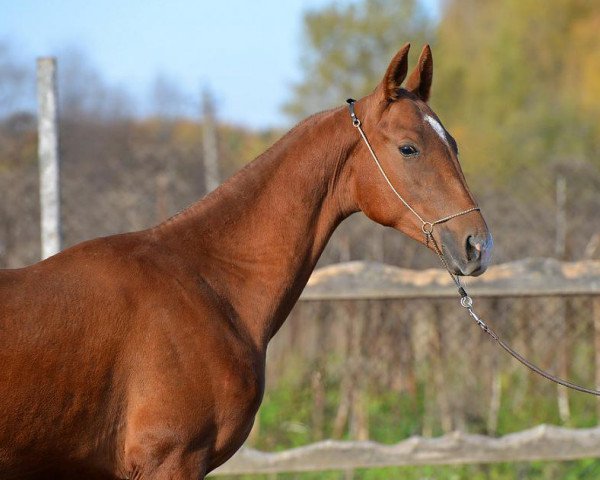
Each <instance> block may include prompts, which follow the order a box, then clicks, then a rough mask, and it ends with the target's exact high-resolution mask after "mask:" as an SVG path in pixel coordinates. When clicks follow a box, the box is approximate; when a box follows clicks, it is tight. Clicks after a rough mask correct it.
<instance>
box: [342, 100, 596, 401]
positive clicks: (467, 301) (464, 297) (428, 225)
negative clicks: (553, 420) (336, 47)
mask: <svg viewBox="0 0 600 480" xmlns="http://www.w3.org/2000/svg"><path fill="white" fill-rule="evenodd" d="M354 102H355V100H353V99H352V98H349V99H348V100H347V103H348V110H349V111H350V116H351V118H352V125H354V127H355V128H356V129H357V130H358V132H359V133H360V136H361V137H362V139H363V140H364V142H365V144H366V145H367V148H368V149H369V152H370V153H371V156H372V157H373V160H374V161H375V164H376V165H377V168H378V169H379V171H380V172H381V175H383V178H384V179H385V181H386V183H387V184H388V185H389V187H390V188H391V189H392V191H393V192H394V193H395V194H396V196H397V197H398V198H399V199H400V201H401V202H402V203H403V204H404V205H405V206H406V208H408V210H410V211H411V212H412V213H413V214H414V215H415V217H417V218H418V219H419V221H420V222H421V230H422V231H423V234H424V235H425V244H426V245H429V242H431V244H432V245H433V249H434V250H435V253H436V254H437V256H438V257H439V259H440V262H441V263H442V265H443V266H444V269H445V270H446V271H447V272H448V274H449V275H450V278H452V281H453V282H454V284H455V285H456V288H457V289H458V293H459V295H460V304H461V306H462V307H464V308H465V309H466V310H467V312H468V313H469V316H470V317H471V318H472V319H473V320H474V321H475V323H476V324H477V325H478V326H479V328H481V329H482V330H483V331H484V332H485V333H487V334H488V335H489V336H490V337H491V338H492V339H493V340H494V341H495V342H496V343H498V345H500V346H501V347H502V348H503V349H504V350H506V351H507V352H508V353H509V354H510V355H511V356H512V357H514V358H515V359H516V360H518V361H519V362H521V363H522V364H523V365H525V366H526V367H527V368H529V369H530V370H532V371H534V372H535V373H537V374H539V375H541V376H542V377H544V378H546V379H548V380H550V381H552V382H555V383H557V384H559V385H562V386H564V387H567V388H571V389H573V390H577V391H579V392H583V393H589V394H591V395H597V396H600V391H599V390H593V389H590V388H585V387H582V386H580V385H577V384H575V383H572V382H569V381H568V380H563V379H562V378H559V377H557V376H555V375H552V374H551V373H548V372H545V371H544V370H542V369H541V368H539V367H538V366H536V365H534V364H533V363H531V362H530V361H529V360H527V359H526V358H525V357H523V356H522V355H521V354H519V353H518V352H516V351H515V350H513V349H512V348H511V347H510V346H509V345H508V344H507V343H505V342H504V341H503V340H502V339H501V338H500V337H499V336H498V334H497V333H496V332H494V330H492V329H491V328H490V326H489V325H488V324H487V323H485V322H484V321H483V320H482V319H481V318H479V316H478V315H477V313H475V310H474V309H473V299H472V298H471V297H470V296H469V294H468V293H467V291H466V290H465V288H464V287H463V286H462V284H461V282H460V278H459V277H458V276H457V275H454V274H453V273H452V272H451V271H450V268H449V267H448V263H447V262H446V259H445V257H444V253H443V251H442V249H441V248H440V246H439V245H438V243H437V241H436V239H435V237H434V236H433V227H434V226H435V225H438V224H440V223H444V222H447V221H448V220H451V219H453V218H456V217H459V216H461V215H465V214H467V213H470V212H474V211H476V210H479V207H472V208H469V209H467V210H464V211H462V212H458V213H454V214H452V215H448V216H446V217H443V218H440V219H438V220H436V221H435V222H427V221H425V220H424V219H423V217H421V215H419V214H418V213H417V211H416V210H415V209H414V208H413V207H412V206H411V205H410V204H409V203H408V202H407V201H406V200H404V197H402V195H400V193H398V191H397V190H396V189H395V188H394V185H393V184H392V182H391V181H390V179H389V178H388V176H387V175H386V173H385V170H384V169H383V167H382V166H381V163H380V162H379V159H378V158H377V155H375V152H374V151H373V148H372V147H371V144H370V143H369V140H368V139H367V136H366V135H365V132H364V131H363V129H362V127H361V122H360V120H359V119H358V117H357V116H356V113H355V111H354Z"/></svg>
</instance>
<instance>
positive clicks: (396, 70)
mask: <svg viewBox="0 0 600 480" xmlns="http://www.w3.org/2000/svg"><path fill="white" fill-rule="evenodd" d="M409 50H410V43H406V44H404V46H403V47H402V48H401V49H400V50H399V51H398V53H397V54H396V55H394V58H392V61H391V62H390V65H389V66H388V68H387V70H386V72H385V76H384V77H383V80H382V82H381V89H382V91H383V95H384V96H385V99H386V100H396V99H397V98H398V91H399V90H400V85H402V82H403V81H404V79H405V78H406V72H408V51H409Z"/></svg>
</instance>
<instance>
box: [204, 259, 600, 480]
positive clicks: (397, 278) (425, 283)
mask: <svg viewBox="0 0 600 480" xmlns="http://www.w3.org/2000/svg"><path fill="white" fill-rule="evenodd" d="M465 283H466V285H467V288H468V291H469V293H470V294H471V295H472V297H473V298H474V299H475V302H477V299H478V298H490V297H552V296H560V297H567V296H578V295H585V296H590V297H592V298H593V299H594V300H593V316H594V322H593V323H594V329H595V336H596V338H595V345H596V346H597V348H596V365H597V368H596V372H597V373H596V382H597V383H600V374H599V373H598V372H600V348H598V346H600V262H598V261H585V262H573V263H563V262H559V261H556V260H553V259H527V260H523V261H519V262H513V263H509V264H504V265H498V266H493V267H491V268H490V269H489V271H488V272H487V273H486V274H485V275H483V276H482V277H478V278H475V279H468V280H466V281H465ZM453 297H456V298H457V308H461V307H460V306H459V305H458V296H457V292H456V288H455V287H454V285H453V284H452V281H451V279H450V277H449V276H448V274H447V272H445V271H443V270H438V269H431V270H424V271H412V270H406V269H402V268H397V267H394V266H390V265H382V264H378V263H369V262H348V263H343V264H337V265H330V266H327V267H325V268H322V269H318V270H316V271H315V272H314V274H313V275H312V277H311V279H310V281H309V283H308V285H307V287H306V289H305V290H304V292H303V294H302V296H301V301H304V302H310V301H322V300H367V299H371V300H373V299H382V300H383V299H413V298H453ZM490 321H491V322H492V324H493V319H490ZM473 328H476V327H475V326H474V327H473ZM597 456H600V427H598V428H591V429H569V428H562V427H555V426H548V425H540V426H538V427H535V428H533V429H530V430H524V431H521V432H518V433H514V434H510V435H506V436H503V437H497V438H496V437H487V436H483V435H473V434H467V433H463V432H453V433H450V434H447V435H444V436H442V437H438V438H424V437H418V436H415V437H411V438H408V439H406V440H404V441H402V442H400V443H398V444H396V445H382V444H378V443H375V442H353V441H332V440H327V441H322V442H318V443H314V444H311V445H307V446H304V447H301V448H296V449H292V450H288V451H283V452H277V453H265V452H260V451H257V450H253V449H250V448H242V449H241V450H240V451H239V452H238V453H237V454H236V455H235V456H234V457H233V458H232V459H231V460H230V461H229V462H227V463H226V464H224V465H223V466H221V467H220V468H219V469H217V470H216V471H215V472H214V473H213V474H214V475H224V474H260V473H282V472H301V471H322V470H350V469H355V468H365V467H390V466H407V465H413V466H415V465H434V464H460V463H463V464H464V463H494V462H506V461H534V460H573V459H581V458H588V457H597Z"/></svg>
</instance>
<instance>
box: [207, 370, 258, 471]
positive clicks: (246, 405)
mask: <svg viewBox="0 0 600 480" xmlns="http://www.w3.org/2000/svg"><path fill="white" fill-rule="evenodd" d="M263 379H264V372H259V374H257V372H256V370H254V369H250V368H247V367H243V366H240V368H239V369H238V370H237V371H235V372H231V373H230V374H228V375H227V376H226V377H225V378H223V379H222V382H220V389H219V391H218V393H217V395H216V397H215V409H216V410H215V419H216V437H215V443H214V450H213V452H214V453H213V458H212V462H211V463H213V465H214V467H216V466H218V465H219V464H221V463H223V462H224V461H226V460H227V459H228V458H229V457H231V456H232V455H233V454H234V453H235V452H236V451H237V450H238V449H239V448H240V447H241V446H242V444H243V443H244V441H245V440H246V438H247V437H248V435H249V434H250V430H251V429H252V425H253V424H254V418H255V415H256V412H257V410H258V407H259V406H260V403H261V400H262V396H263V389H264V381H263Z"/></svg>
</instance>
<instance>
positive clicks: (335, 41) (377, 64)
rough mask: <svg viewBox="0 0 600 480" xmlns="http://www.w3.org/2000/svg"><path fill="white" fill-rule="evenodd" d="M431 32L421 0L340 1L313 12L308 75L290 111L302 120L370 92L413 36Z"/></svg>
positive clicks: (307, 21) (307, 30) (308, 23)
mask: <svg viewBox="0 0 600 480" xmlns="http://www.w3.org/2000/svg"><path fill="white" fill-rule="evenodd" d="M431 31H432V30H431V24H430V20H429V19H428V18H427V16H426V15H425V13H424V12H423V11H422V10H421V9H420V7H419V3H418V2H416V1H415V0H365V1H363V2H358V3H351V4H349V5H343V6H342V5H338V4H335V3H334V4H332V5H331V6H329V7H326V8H324V9H323V10H313V11H310V12H308V13H307V14H306V15H305V16H304V39H305V44H306V47H305V50H304V52H303V54H302V58H301V66H302V72H303V78H302V79H301V80H300V81H299V82H298V83H296V84H295V85H293V88H292V98H291V99H290V101H289V102H288V103H287V104H286V105H285V106H284V110H285V111H286V112H287V113H288V114H290V115H291V116H292V117H294V118H296V119H299V118H303V117H305V116H307V115H308V114H311V113H314V112H317V111H319V110H323V109H324V108H327V107H330V106H334V105H339V104H340V103H342V102H343V101H344V100H345V99H346V98H347V97H350V96H355V97H360V96H363V95H365V94H367V93H369V92H370V91H371V90H372V89H373V88H374V87H375V86H376V85H377V83H378V82H379V80H380V79H381V77H382V76H383V72H384V71H385V68H386V66H387V64H388V62H389V60H390V59H391V58H392V56H393V55H394V53H395V52H396V51H397V50H398V48H400V46H402V45H403V44H404V43H406V42H407V41H411V42H413V43H416V44H420V43H423V42H425V41H426V40H430V39H431ZM414 50H419V48H416V49H414ZM413 54H414V55H416V53H414V52H413Z"/></svg>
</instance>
